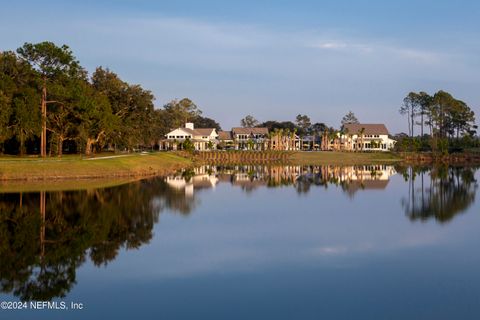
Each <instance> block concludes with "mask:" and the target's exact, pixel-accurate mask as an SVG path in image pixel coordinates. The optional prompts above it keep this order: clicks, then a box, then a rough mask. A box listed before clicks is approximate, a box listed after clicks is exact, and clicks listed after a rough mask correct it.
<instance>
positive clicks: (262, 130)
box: [232, 127, 268, 135]
mask: <svg viewBox="0 0 480 320" xmlns="http://www.w3.org/2000/svg"><path fill="white" fill-rule="evenodd" d="M232 132H233V134H234V135H235V134H268V128H241V127H237V128H232Z"/></svg>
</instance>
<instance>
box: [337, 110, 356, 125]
mask: <svg viewBox="0 0 480 320" xmlns="http://www.w3.org/2000/svg"><path fill="white" fill-rule="evenodd" d="M348 123H360V122H359V121H358V119H357V117H356V116H355V113H353V112H352V111H348V113H347V114H346V115H345V116H344V117H343V118H342V121H341V126H342V127H343V126H344V125H346V124H348Z"/></svg>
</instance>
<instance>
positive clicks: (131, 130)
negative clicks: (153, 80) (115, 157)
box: [92, 67, 186, 149]
mask: <svg viewBox="0 0 480 320" xmlns="http://www.w3.org/2000/svg"><path fill="white" fill-rule="evenodd" d="M92 84H93V87H94V88H95V90H96V91H98V92H99V93H101V94H103V95H105V96H106V97H107V98H108V101H109V102H110V107H111V110H112V114H113V115H114V117H115V118H116V119H118V122H119V124H118V129H117V130H115V131H112V132H111V134H110V136H109V137H107V140H108V141H110V142H112V143H113V144H114V145H115V146H116V145H117V144H119V145H122V146H124V147H126V148H128V149H132V148H133V147H134V146H136V145H138V144H142V145H144V144H151V143H152V142H153V141H154V140H156V139H158V137H160V136H161V135H163V134H165V133H166V131H168V129H170V128H166V127H167V126H168V124H169V123H172V122H175V121H177V122H179V121H178V119H176V118H175V116H174V114H175V110H176V109H178V108H180V106H179V105H178V102H175V103H174V102H173V101H172V102H170V103H169V104H168V105H167V106H168V108H167V110H166V111H165V112H163V111H164V110H161V111H156V110H155V109H154V106H153V100H154V99H155V98H154V96H153V94H152V93H151V92H150V91H148V90H144V89H143V88H142V87H141V86H140V85H129V84H128V83H126V82H124V81H122V80H121V79H120V78H119V77H118V75H117V74H115V73H114V72H112V71H110V70H109V69H103V68H101V67H99V68H97V69H96V70H95V72H94V73H93V75H92ZM185 104H186V103H185ZM177 118H179V116H177Z"/></svg>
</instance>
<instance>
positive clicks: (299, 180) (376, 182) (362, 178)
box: [166, 165, 396, 197]
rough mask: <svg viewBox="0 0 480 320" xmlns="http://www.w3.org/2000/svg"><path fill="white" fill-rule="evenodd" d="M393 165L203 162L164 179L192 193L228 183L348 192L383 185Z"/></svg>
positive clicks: (246, 188)
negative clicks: (199, 165)
mask: <svg viewBox="0 0 480 320" xmlns="http://www.w3.org/2000/svg"><path fill="white" fill-rule="evenodd" d="M394 174H396V169H395V168H394V167H393V166H388V165H365V166H258V165H245V166H221V167H219V166H203V167H198V168H195V169H191V170H188V171H184V172H182V173H181V174H178V175H176V176H171V177H168V178H167V179H166V181H167V183H168V185H169V186H171V187H172V188H174V189H176V190H183V192H184V193H185V195H186V196H192V195H193V194H194V192H195V190H200V189H204V188H215V186H216V185H217V184H218V183H225V182H226V183H230V184H231V185H233V186H239V187H241V188H242V189H243V190H244V191H246V192H252V191H253V190H255V189H257V188H259V187H269V188H276V187H282V186H293V187H294V188H295V189H296V190H297V192H298V193H299V194H302V193H308V192H309V191H310V188H311V186H323V187H325V188H326V187H328V186H329V185H335V186H340V187H341V188H342V189H343V190H344V191H345V192H346V194H348V196H350V197H353V196H354V195H355V193H356V192H357V191H359V190H368V189H385V188H386V187H387V185H388V182H389V179H390V177H391V176H393V175H394Z"/></svg>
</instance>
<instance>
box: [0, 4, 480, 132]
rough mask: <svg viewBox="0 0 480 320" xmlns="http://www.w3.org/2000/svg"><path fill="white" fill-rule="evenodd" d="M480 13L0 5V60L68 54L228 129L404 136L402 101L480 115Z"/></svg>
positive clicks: (407, 8)
mask: <svg viewBox="0 0 480 320" xmlns="http://www.w3.org/2000/svg"><path fill="white" fill-rule="evenodd" d="M479 16H480V2H478V1H467V0H464V1H442V0H437V1H433V0H423V1H422V0H416V1H413V0H412V1H410V0H404V1H379V0H373V1H372V0H370V1H362V0H360V1H353V0H350V1H347V0H337V1H333V0H332V1H308V0H303V1H302V0H297V1H282V0H277V1H268V0H265V1H261V0H257V1H252V0H244V1H213V0H210V1H208V0H207V1H193V0H191V1H187V0H184V1H146V0H139V1H133V0H123V1H122V0H120V1H113V0H112V1H90V0H87V1H82V2H78V3H75V2H73V1H71V2H69V1H42V2H41V3H38V2H34V1H22V2H21V3H15V2H14V1H4V3H2V5H1V10H0V50H14V49H16V48H17V47H19V46H21V45H22V44H23V43H24V42H39V41H44V40H49V41H54V42H56V43H57V44H64V43H65V44H67V45H69V46H70V47H71V48H72V49H73V51H74V53H75V55H76V56H77V58H78V59H79V60H80V62H81V63H82V65H84V66H85V67H86V68H87V69H88V70H89V71H90V72H92V71H93V70H94V69H95V67H96V66H100V65H101V66H105V67H109V68H110V69H112V70H113V71H115V72H116V73H118V74H119V75H120V76H121V77H122V78H123V79H125V80H126V81H128V82H131V83H139V84H141V85H142V86H143V87H144V88H146V89H149V90H151V91H152V92H153V93H154V94H155V96H156V105H157V106H158V107H161V106H162V105H163V104H164V103H166V102H167V101H169V100H171V99H174V98H183V97H189V98H191V99H192V100H194V101H195V102H196V103H197V105H198V106H199V107H200V108H201V109H202V110H203V112H204V115H206V116H209V117H212V118H214V119H217V120H218V121H220V123H221V124H222V126H223V127H224V128H229V127H231V126H236V125H238V124H239V120H240V119H241V118H242V117H244V116H245V115H247V114H252V115H254V116H255V117H256V118H257V119H259V120H269V119H276V120H293V119H294V118H295V116H296V115H297V114H298V113H302V114H307V115H309V116H310V117H311V119H312V121H313V122H325V123H327V124H329V125H332V126H336V127H338V126H339V122H340V119H341V118H342V116H343V115H344V114H345V113H347V112H348V111H349V110H352V111H353V112H355V114H356V115H357V117H358V118H359V119H360V120H361V121H363V122H385V123H386V124H387V126H388V127H389V129H390V131H392V133H396V132H400V131H406V130H407V127H406V119H403V118H401V117H400V116H399V114H398V109H399V107H400V105H401V103H402V99H403V97H404V96H405V95H406V94H407V93H408V92H409V91H421V90H423V91H427V92H430V93H433V92H435V91H437V90H440V89H443V90H447V91H449V92H451V93H452V94H454V95H455V96H456V97H458V98H460V99H462V100H464V101H466V102H467V103H468V104H469V105H470V107H471V108H472V109H473V110H474V111H475V112H476V114H480V90H479V89H480V76H479V72H478V71H479V70H480V58H479V57H480V19H478V17H479Z"/></svg>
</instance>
